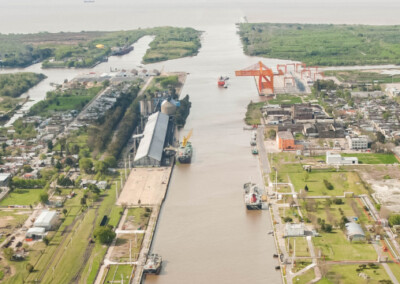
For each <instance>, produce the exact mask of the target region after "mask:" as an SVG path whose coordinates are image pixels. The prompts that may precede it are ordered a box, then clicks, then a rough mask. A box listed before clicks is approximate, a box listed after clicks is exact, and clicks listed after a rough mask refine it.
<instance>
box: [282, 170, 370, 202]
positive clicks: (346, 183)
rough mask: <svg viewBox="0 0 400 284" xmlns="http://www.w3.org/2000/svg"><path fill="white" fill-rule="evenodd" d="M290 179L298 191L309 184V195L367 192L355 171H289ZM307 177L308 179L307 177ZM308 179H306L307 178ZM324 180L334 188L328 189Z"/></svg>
mask: <svg viewBox="0 0 400 284" xmlns="http://www.w3.org/2000/svg"><path fill="white" fill-rule="evenodd" d="M288 174H289V176H290V180H291V182H292V183H293V186H294V188H295V190H296V191H298V192H299V191H300V189H304V187H305V185H307V186H308V189H309V191H308V195H310V196H316V195H317V196H319V195H328V196H339V195H343V194H344V192H353V193H355V194H361V193H366V190H365V188H364V187H363V185H362V184H361V183H360V177H359V176H358V174H357V173H355V172H337V171H336V170H334V169H332V170H330V169H328V170H314V171H312V172H310V173H307V172H305V171H303V172H289V173H288ZM306 178H307V179H306ZM305 179H306V180H305ZM324 180H327V181H329V182H330V183H331V184H332V185H333V190H328V189H327V188H326V186H325V184H324Z"/></svg>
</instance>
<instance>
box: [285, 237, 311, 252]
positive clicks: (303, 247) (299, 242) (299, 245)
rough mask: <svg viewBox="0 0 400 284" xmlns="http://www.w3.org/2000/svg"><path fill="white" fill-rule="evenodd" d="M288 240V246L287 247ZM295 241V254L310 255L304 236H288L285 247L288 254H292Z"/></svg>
mask: <svg viewBox="0 0 400 284" xmlns="http://www.w3.org/2000/svg"><path fill="white" fill-rule="evenodd" d="M288 242H289V247H288ZM295 242H296V256H303V257H304V256H310V253H309V251H308V245H307V240H306V238H305V237H297V238H289V240H288V241H286V249H287V250H288V252H289V254H290V255H293V249H294V243H295Z"/></svg>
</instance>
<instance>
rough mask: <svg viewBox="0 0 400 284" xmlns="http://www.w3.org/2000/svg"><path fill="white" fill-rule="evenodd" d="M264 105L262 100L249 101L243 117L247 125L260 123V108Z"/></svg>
mask: <svg viewBox="0 0 400 284" xmlns="http://www.w3.org/2000/svg"><path fill="white" fill-rule="evenodd" d="M264 105H265V103H264V102H260V103H253V102H250V103H249V104H248V105H247V111H246V117H245V119H244V121H245V122H246V124H247V125H254V124H260V123H261V122H260V118H261V115H262V114H261V110H260V108H261V107H263V106H264Z"/></svg>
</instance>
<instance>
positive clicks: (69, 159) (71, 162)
mask: <svg viewBox="0 0 400 284" xmlns="http://www.w3.org/2000/svg"><path fill="white" fill-rule="evenodd" d="M65 164H67V165H68V166H70V167H72V166H73V165H74V164H75V163H74V160H73V159H72V158H71V157H67V158H66V159H65Z"/></svg>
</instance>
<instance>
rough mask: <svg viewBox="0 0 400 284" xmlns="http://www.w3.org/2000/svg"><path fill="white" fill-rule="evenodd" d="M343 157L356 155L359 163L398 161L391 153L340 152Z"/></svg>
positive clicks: (393, 162) (395, 162) (392, 162)
mask: <svg viewBox="0 0 400 284" xmlns="http://www.w3.org/2000/svg"><path fill="white" fill-rule="evenodd" d="M342 156H343V157H357V158H358V162H359V163H360V164H398V163H399V161H398V160H397V159H396V157H395V156H394V155H393V154H379V153H365V154H364V153H360V154H358V153H355V154H342Z"/></svg>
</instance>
